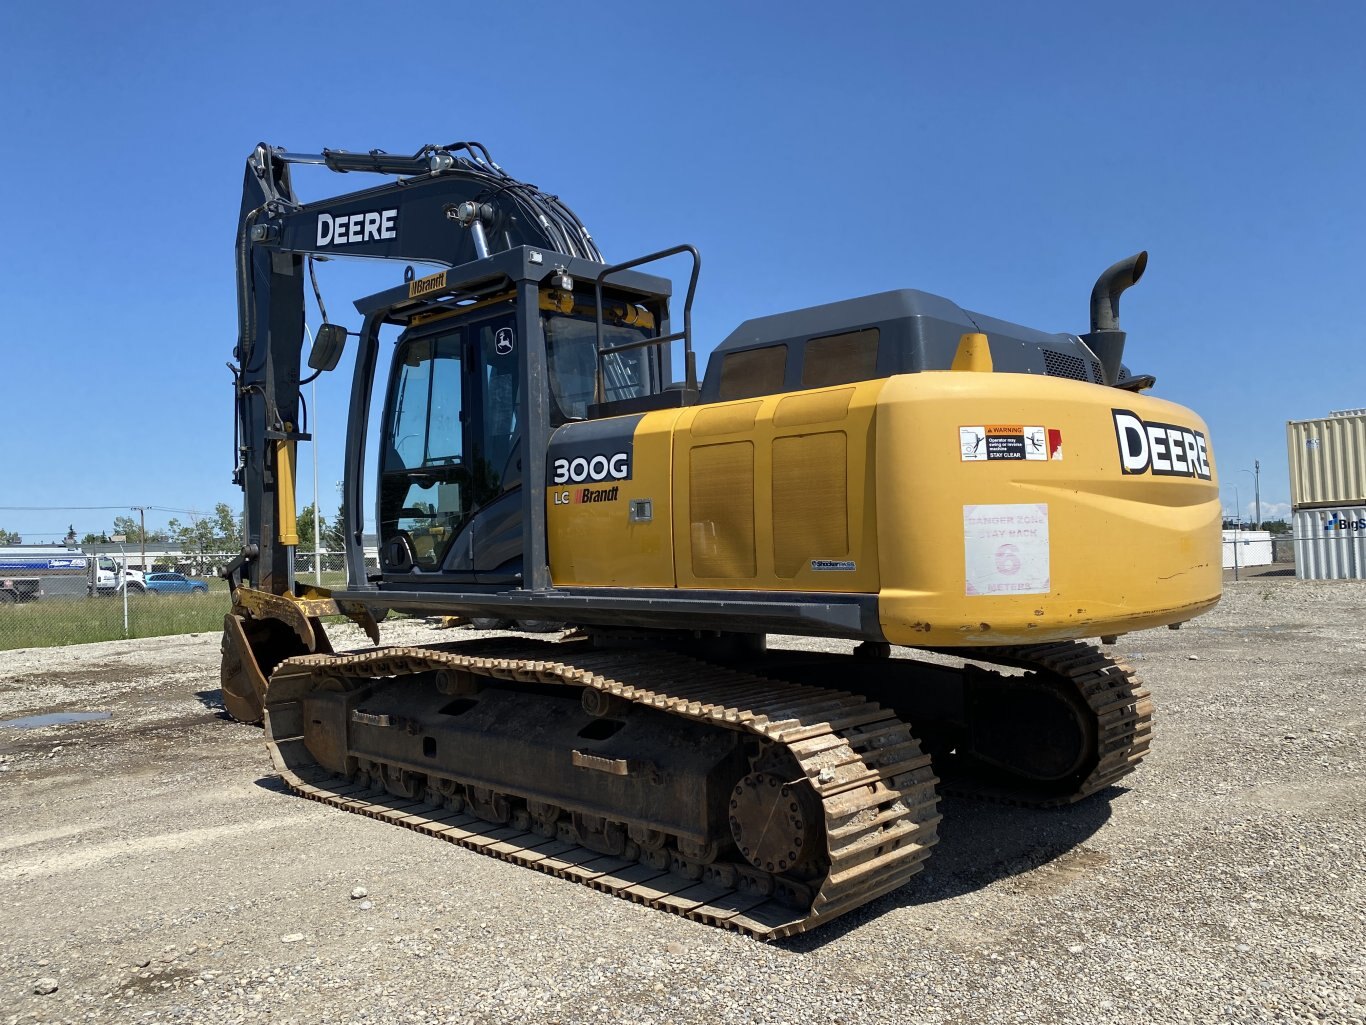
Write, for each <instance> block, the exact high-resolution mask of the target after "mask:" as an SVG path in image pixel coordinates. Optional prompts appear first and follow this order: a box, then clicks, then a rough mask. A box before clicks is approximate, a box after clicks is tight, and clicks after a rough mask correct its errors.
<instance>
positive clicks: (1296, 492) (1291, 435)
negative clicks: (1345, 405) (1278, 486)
mask: <svg viewBox="0 0 1366 1025" xmlns="http://www.w3.org/2000/svg"><path fill="white" fill-rule="evenodd" d="M1285 438H1286V446H1287V448H1288V449H1289V456H1290V504H1291V506H1292V507H1293V508H1294V509H1330V508H1335V507H1338V506H1349V505H1366V409H1345V410H1343V411H1342V412H1340V413H1332V414H1330V415H1328V416H1325V417H1322V418H1320V419H1318V420H1291V421H1290V422H1289V423H1287V424H1286V425H1285Z"/></svg>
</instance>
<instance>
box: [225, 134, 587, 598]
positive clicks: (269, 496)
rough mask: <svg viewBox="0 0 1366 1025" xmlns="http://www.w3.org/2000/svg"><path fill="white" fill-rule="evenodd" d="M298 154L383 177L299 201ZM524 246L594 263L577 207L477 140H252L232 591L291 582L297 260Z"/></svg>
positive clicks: (333, 334) (241, 266)
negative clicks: (286, 143) (358, 146)
mask: <svg viewBox="0 0 1366 1025" xmlns="http://www.w3.org/2000/svg"><path fill="white" fill-rule="evenodd" d="M294 164H315V165H321V166H325V167H328V168H330V169H331V170H333V171H336V172H338V173H352V172H366V173H373V174H380V175H384V176H387V177H388V178H389V179H390V180H388V181H386V182H384V183H383V184H381V185H378V186H376V187H373V188H369V189H363V190H360V191H357V192H351V193H347V194H344V195H340V196H336V197H334V198H331V199H326V200H322V201H318V202H312V203H301V202H300V201H299V199H298V197H297V196H296V195H295V192H294V187H293V183H292V180H291V174H290V168H291V166H292V165H294ZM523 245H526V246H536V247H539V248H543V249H546V250H548V251H550V252H553V253H559V254H563V255H565V256H567V257H574V258H579V259H586V260H590V261H593V262H594V263H602V257H601V254H600V253H599V252H598V249H597V247H596V246H595V245H594V243H593V239H592V237H591V236H590V235H589V233H588V231H587V229H586V228H585V227H584V226H583V223H582V222H581V221H580V220H579V219H578V217H577V216H575V214H574V213H573V211H572V210H570V209H569V208H568V207H567V206H565V205H564V204H563V203H562V202H560V200H559V199H558V198H557V197H555V196H551V195H548V194H546V193H544V192H541V191H540V190H539V189H537V188H536V187H535V186H534V185H529V184H527V183H525V182H521V181H518V180H517V179H515V178H513V177H511V176H510V175H508V174H507V173H506V172H505V171H503V169H502V168H500V167H499V166H498V165H497V164H496V163H495V162H494V161H493V159H492V157H491V156H490V155H489V153H488V150H487V149H485V148H484V147H483V146H482V145H480V144H479V143H475V142H459V143H452V144H451V145H449V146H445V147H438V146H425V147H423V148H422V149H420V150H419V151H418V152H417V153H415V154H413V155H412V156H410V157H405V156H395V155H391V154H387V153H384V152H383V151H380V150H372V151H370V152H368V153H349V152H346V151H343V150H323V152H322V153H321V154H300V153H291V152H288V151H285V150H283V149H278V148H275V147H270V146H267V145H265V144H261V145H259V146H257V147H256V149H255V151H253V153H252V154H251V156H250V157H248V159H247V166H246V174H245V177H244V180H243V186H242V209H241V217H240V219H239V223H238V230H237V242H236V261H237V297H238V342H237V347H236V349H235V351H234V357H235V360H236V362H235V364H230V366H231V368H232V370H233V374H234V377H235V401H236V437H235V440H234V448H235V452H234V458H235V469H234V473H233V482H234V483H235V484H237V485H238V486H239V487H241V488H242V491H243V496H244V510H243V526H244V529H243V547H242V552H241V554H240V556H239V557H238V558H237V559H235V560H234V561H233V563H232V564H230V565H229V566H228V567H227V569H226V570H225V571H224V573H225V575H226V576H228V578H229V580H230V581H231V582H232V584H233V586H234V587H236V586H237V585H238V584H239V583H248V584H249V585H250V586H251V587H252V588H253V589H254V590H258V591H264V592H268V593H270V594H276V595H283V594H287V593H291V592H292V591H293V586H294V579H293V566H292V554H293V553H292V547H293V546H294V545H295V544H296V543H297V537H296V534H295V526H294V488H293V460H294V448H295V445H296V443H297V442H299V441H303V440H308V435H307V434H306V433H304V431H303V430H302V421H301V417H300V393H299V385H300V362H301V352H302V348H303V339H304V272H305V266H304V264H305V261H306V260H309V259H311V258H315V257H316V258H326V257H331V256H352V257H369V258H375V259H388V260H402V261H413V262H423V263H436V264H444V265H446V266H458V265H460V264H463V263H468V262H470V261H472V260H476V259H481V258H483V257H485V256H488V255H490V254H492V253H498V252H502V251H505V250H508V249H512V248H514V247H517V246H523ZM308 269H309V271H310V272H311V269H312V268H311V267H309V268H308ZM323 331H324V332H326V333H327V334H328V337H329V340H333V339H337V338H338V336H340V335H341V332H342V329H341V328H338V327H335V326H331V325H324V329H323ZM317 341H321V337H320V338H319V339H317ZM328 349H331V353H330V362H331V364H332V365H335V362H336V358H337V356H338V355H339V352H340V348H339V347H337V346H324V345H318V346H317V347H316V350H315V352H314V354H313V355H312V356H311V357H310V365H311V366H313V367H314V369H316V370H319V371H320V370H322V369H331V366H330V365H327V363H328V358H329V354H328V351H327V350H328ZM355 522H359V517H356V518H355ZM356 543H358V539H357V542H356Z"/></svg>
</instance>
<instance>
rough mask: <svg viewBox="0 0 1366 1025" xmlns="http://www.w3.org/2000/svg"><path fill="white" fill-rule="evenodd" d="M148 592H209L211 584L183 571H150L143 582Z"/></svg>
mask: <svg viewBox="0 0 1366 1025" xmlns="http://www.w3.org/2000/svg"><path fill="white" fill-rule="evenodd" d="M142 586H143V587H144V588H146V589H147V593H148V594H208V593H209V585H208V584H206V583H205V582H204V581H202V580H191V579H190V578H189V577H187V576H185V574H183V573H148V574H147V576H146V578H145V579H144V580H143V582H142Z"/></svg>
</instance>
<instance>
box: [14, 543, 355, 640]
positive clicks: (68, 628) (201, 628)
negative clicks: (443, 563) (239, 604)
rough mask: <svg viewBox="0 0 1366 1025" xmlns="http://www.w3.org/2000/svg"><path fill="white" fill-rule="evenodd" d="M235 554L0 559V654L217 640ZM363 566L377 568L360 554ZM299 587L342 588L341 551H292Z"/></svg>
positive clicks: (58, 554) (67, 553)
mask: <svg viewBox="0 0 1366 1025" xmlns="http://www.w3.org/2000/svg"><path fill="white" fill-rule="evenodd" d="M233 558H235V553H223V552H193V553H185V552H177V553H158V554H156V555H155V556H153V555H152V554H151V553H150V552H149V553H148V557H147V560H146V563H145V568H137V567H139V566H141V565H143V564H142V563H141V561H140V554H139V553H136V552H134V551H132V550H131V546H130V550H128V551H127V552H126V554H124V553H120V554H119V555H110V554H95V553H92V554H84V553H82V552H80V551H78V550H55V549H54V550H53V551H52V552H49V553H37V554H24V555H11V556H10V557H9V558H7V559H2V560H0V651H4V650H11V649H16V648H47V647H55V646H59V645H64V644H85V643H88V642H90V641H110V640H119V639H122V638H126V637H159V636H163V635H167V634H184V633H217V632H218V631H220V630H221V629H222V628H223V616H224V614H225V613H227V611H228V609H229V607H230V606H231V604H232V596H231V595H230V593H229V591H228V584H227V581H225V580H223V579H222V578H221V577H220V576H218V572H219V570H221V569H222V568H223V567H224V566H226V565H227V564H228V563H229V562H231V561H232V559H233ZM366 565H367V567H368V568H371V569H375V570H377V569H378V562H377V560H376V559H375V558H374V556H373V555H371V554H370V553H368V552H367V557H366ZM295 577H296V579H297V580H298V581H299V582H300V583H303V584H316V585H320V586H323V587H332V588H340V587H344V586H345V585H346V556H345V553H343V552H319V553H314V552H299V553H297V554H296V556H295Z"/></svg>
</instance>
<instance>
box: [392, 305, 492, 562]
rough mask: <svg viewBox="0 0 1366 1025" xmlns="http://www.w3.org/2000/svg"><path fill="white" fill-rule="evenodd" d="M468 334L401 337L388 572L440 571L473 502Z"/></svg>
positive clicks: (395, 379)
mask: <svg viewBox="0 0 1366 1025" xmlns="http://www.w3.org/2000/svg"><path fill="white" fill-rule="evenodd" d="M465 355H466V354H465V332H464V331H463V330H461V329H459V328H456V329H454V330H447V331H444V332H442V333H440V334H428V335H424V336H419V337H413V338H402V339H400V340H399V343H398V346H397V348H396V350H395V352H394V365H393V372H392V375H391V376H390V380H389V395H388V399H387V401H386V402H385V412H384V427H383V432H382V442H381V451H380V459H379V464H380V481H379V516H378V523H379V541H380V561H381V565H382V567H383V569H384V571H385V575H386V576H391V575H393V574H410V573H429V572H437V571H439V570H440V569H441V566H442V564H443V562H444V561H445V559H446V557H447V555H448V554H449V552H450V550H451V548H452V546H453V543H454V541H455V537H456V533H457V531H458V530H459V528H460V526H461V525H462V524H463V523H464V521H465V519H466V518H467V517H468V515H469V513H470V510H471V507H472V494H471V486H470V485H471V473H470V467H469V465H468V463H467V461H466V454H467V451H468V446H467V444H466V441H467V437H466V436H467V434H468V430H467V426H466V422H465V421H466V415H465V410H466V407H467V405H468V401H467V393H468V386H467V382H466V375H465V373H464V367H465Z"/></svg>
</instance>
